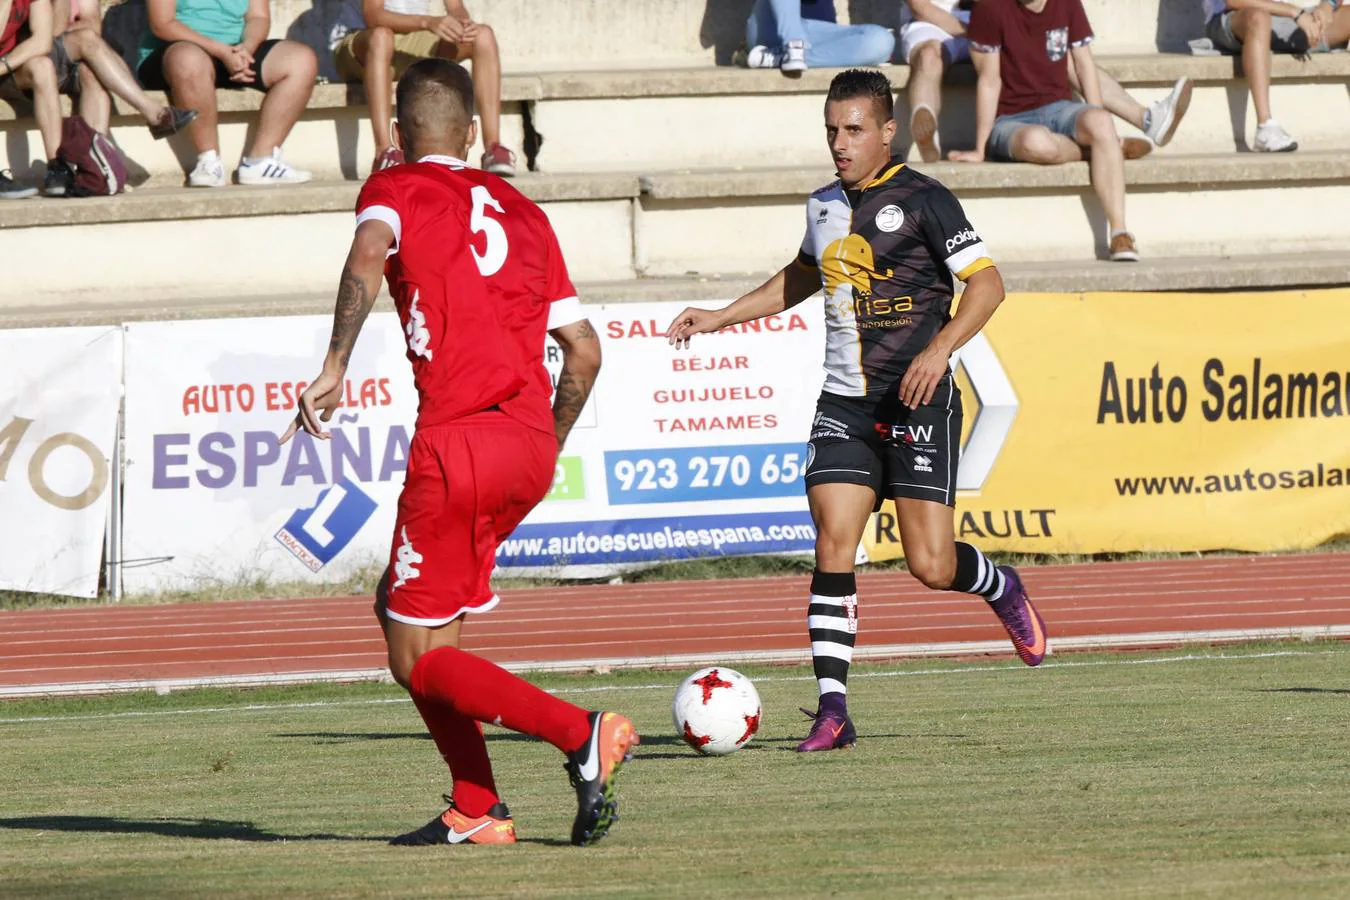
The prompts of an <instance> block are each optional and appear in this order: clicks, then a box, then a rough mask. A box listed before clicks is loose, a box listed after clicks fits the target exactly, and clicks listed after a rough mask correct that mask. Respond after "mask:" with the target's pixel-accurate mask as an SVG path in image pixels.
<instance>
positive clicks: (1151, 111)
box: [900, 0, 1193, 163]
mask: <svg viewBox="0 0 1350 900" xmlns="http://www.w3.org/2000/svg"><path fill="white" fill-rule="evenodd" d="M972 6H974V0H905V5H904V7H903V8H902V9H901V22H902V24H901V26H900V55H901V56H902V57H903V58H904V60H905V62H906V63H908V64H909V66H910V73H909V108H910V119H909V130H910V134H911V135H912V136H913V138H914V144H915V146H916V147H918V149H919V156H920V158H921V159H923V161H924V162H929V163H931V162H937V161H938V160H940V159H941V158H942V146H941V142H940V140H939V138H938V116H939V115H940V114H941V111H942V74H943V70H944V69H945V68H946V67H948V66H950V65H952V64H954V63H958V62H964V61H966V60H969V59H970V46H969V42H968V41H967V39H966V24H967V23H968V22H969V21H970V8H971V7H972ZM1097 80H1098V82H1099V83H1100V84H1101V91H1102V105H1103V106H1105V107H1106V109H1107V110H1108V111H1110V112H1112V113H1114V114H1115V115H1117V116H1119V117H1120V118H1122V119H1124V120H1125V121H1127V122H1129V123H1130V124H1132V125H1134V126H1135V127H1136V128H1138V129H1139V130H1140V131H1143V132H1144V133H1145V134H1147V135H1148V137H1149V140H1150V141H1152V142H1153V144H1155V145H1157V146H1159V147H1162V146H1165V145H1166V144H1167V143H1168V142H1169V141H1171V140H1172V135H1173V134H1174V133H1175V132H1176V127H1177V125H1178V124H1179V123H1180V122H1181V119H1182V117H1183V116H1185V115H1186V108H1187V107H1188V106H1189V105H1190V101H1191V89H1192V87H1193V85H1192V82H1191V79H1190V78H1180V79H1178V80H1177V82H1176V84H1175V85H1173V87H1172V93H1171V94H1170V95H1169V96H1167V97H1165V98H1163V99H1161V100H1155V101H1154V102H1153V103H1151V104H1149V105H1148V106H1144V105H1143V104H1142V103H1139V102H1138V101H1137V100H1135V99H1134V98H1133V97H1131V96H1130V95H1129V93H1128V92H1127V91H1126V90H1125V89H1124V88H1123V87H1121V86H1120V83H1119V82H1117V81H1116V80H1115V79H1114V78H1112V77H1111V76H1110V75H1108V74H1107V73H1105V72H1103V71H1101V70H1098V72H1097ZM1069 84H1070V86H1071V87H1072V88H1073V89H1074V90H1075V91H1076V92H1078V93H1079V94H1080V95H1081V93H1082V89H1081V87H1080V85H1079V81H1078V75H1077V72H1076V71H1075V69H1074V68H1073V66H1072V65H1071V66H1070V67H1069ZM1152 149H1153V147H1152V146H1151V145H1149V144H1144V143H1142V142H1141V143H1140V144H1126V156H1127V158H1133V157H1136V156H1142V155H1144V154H1145V153H1148V152H1149V151H1151V150H1152Z"/></svg>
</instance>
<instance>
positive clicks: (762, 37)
mask: <svg viewBox="0 0 1350 900" xmlns="http://www.w3.org/2000/svg"><path fill="white" fill-rule="evenodd" d="M745 40H746V44H747V46H748V47H749V48H750V49H749V50H748V51H747V52H746V55H745V59H744V64H745V65H747V66H749V67H750V68H752V69H781V70H782V72H783V74H784V75H788V76H792V77H798V76H800V75H801V74H802V72H805V71H806V70H807V69H808V68H812V69H828V68H838V67H846V66H879V65H882V64H883V63H888V62H890V61H891V53H892V52H894V50H895V35H894V34H892V33H891V30H890V29H889V28H883V27H882V26H880V25H840V24H839V23H838V22H836V21H835V18H834V0H755V6H754V8H753V9H751V10H750V18H749V20H748V21H747V22H746V23H745ZM737 61H739V60H737Z"/></svg>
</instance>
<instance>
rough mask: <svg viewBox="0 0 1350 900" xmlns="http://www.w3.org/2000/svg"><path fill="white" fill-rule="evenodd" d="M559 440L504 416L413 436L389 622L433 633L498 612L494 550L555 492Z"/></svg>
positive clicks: (393, 558) (486, 415)
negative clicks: (492, 581)
mask: <svg viewBox="0 0 1350 900" xmlns="http://www.w3.org/2000/svg"><path fill="white" fill-rule="evenodd" d="M557 457H558V442H557V440H556V439H555V438H554V437H553V435H551V434H545V433H544V432H541V431H539V430H537V429H534V428H530V427H528V426H526V425H522V424H521V423H519V422H517V421H516V420H515V419H512V418H511V417H510V416H508V415H506V414H505V413H502V412H497V411H495V410H494V411H490V412H482V413H476V414H474V415H472V416H469V417H467V418H465V419H461V420H459V421H457V422H455V423H453V424H450V425H441V426H437V427H434V428H427V429H418V430H417V432H416V433H415V434H414V435H413V439H412V445H411V446H410V447H409V449H408V476H407V480H406V481H405V482H404V484H403V493H402V494H400V495H399V498H398V519H397V521H396V522H395V523H394V546H393V550H392V551H391V553H390V556H389V571H388V573H387V579H388V580H387V582H386V583H387V587H388V605H387V607H386V612H387V613H388V615H389V618H391V619H394V620H396V621H399V622H406V623H408V624H409V625H422V626H426V627H433V628H434V627H437V626H440V625H445V624H446V623H448V622H451V621H453V620H454V619H457V618H458V617H459V616H461V615H464V614H465V613H475V612H487V611H488V610H490V609H492V607H494V606H496V605H497V600H498V597H497V595H496V594H494V593H493V592H492V587H491V585H490V584H489V579H490V578H491V576H492V569H493V567H494V564H495V562H496V556H497V545H498V544H500V543H501V542H502V540H503V539H504V538H506V537H507V535H509V534H510V533H511V532H512V531H514V530H515V527H516V526H517V525H519V524H520V521H521V520H522V519H524V518H525V516H526V515H527V514H528V513H529V511H530V510H532V509H534V508H535V506H537V505H538V504H539V501H540V500H543V499H544V495H545V494H547V493H548V491H549V488H550V487H551V486H552V484H553V473H554V466H555V465H556V463H557Z"/></svg>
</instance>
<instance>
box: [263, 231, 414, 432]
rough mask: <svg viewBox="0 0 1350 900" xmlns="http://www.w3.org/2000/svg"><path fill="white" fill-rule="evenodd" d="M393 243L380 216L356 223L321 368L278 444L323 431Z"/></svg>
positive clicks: (337, 401) (338, 397) (339, 397)
mask: <svg viewBox="0 0 1350 900" xmlns="http://www.w3.org/2000/svg"><path fill="white" fill-rule="evenodd" d="M393 246H394V231H393V229H392V228H390V227H389V226H388V225H387V224H385V223H384V222H380V221H376V220H370V221H366V222H362V223H361V224H360V226H358V227H357V229H356V237H354V238H353V239H352V248H351V250H350V251H348V253H347V264H346V265H344V266H343V267H342V277H341V279H339V281H338V292H337V303H336V304H335V305H334V307H333V336H332V337H331V338H330V339H329V341H328V355H327V356H326V357H325V358H324V361H323V371H322V372H320V373H319V377H318V378H315V379H314V381H313V382H312V383H311V384H310V385H309V387H307V388H305V390H304V392H303V393H301V395H300V409H299V411H298V412H297V413H296V416H295V420H294V421H293V422H291V426H290V428H288V429H287V430H286V433H285V434H284V435H282V437H281V442H282V443H283V444H284V443H285V442H286V441H288V440H289V439H290V437H291V435H293V434H295V433H296V431H298V430H299V429H301V428H303V429H304V430H305V431H307V432H309V433H310V434H312V435H313V436H315V437H318V438H327V437H328V432H326V431H324V428H323V423H324V422H327V421H328V420H329V419H331V418H333V411H334V410H336V409H337V408H338V405H339V404H340V403H341V402H342V379H343V378H344V377H345V376H346V374H347V363H349V362H350V361H351V358H352V348H353V347H355V346H356V336H357V335H359V334H360V333H361V326H362V325H364V324H365V322H366V316H367V315H369V314H370V308H371V307H372V306H374V305H375V298H376V296H378V295H379V293H380V281H381V280H382V279H383V277H384V260H385V254H386V253H387V252H388V251H389V248H391V247H393Z"/></svg>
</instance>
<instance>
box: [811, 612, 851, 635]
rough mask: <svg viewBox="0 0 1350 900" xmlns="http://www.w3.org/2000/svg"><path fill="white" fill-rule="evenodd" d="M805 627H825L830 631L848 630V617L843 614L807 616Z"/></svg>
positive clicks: (845, 631)
mask: <svg viewBox="0 0 1350 900" xmlns="http://www.w3.org/2000/svg"><path fill="white" fill-rule="evenodd" d="M806 627H807V628H826V629H829V630H830V631H839V632H844V633H847V632H848V619H847V618H846V617H845V616H807V617H806Z"/></svg>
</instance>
